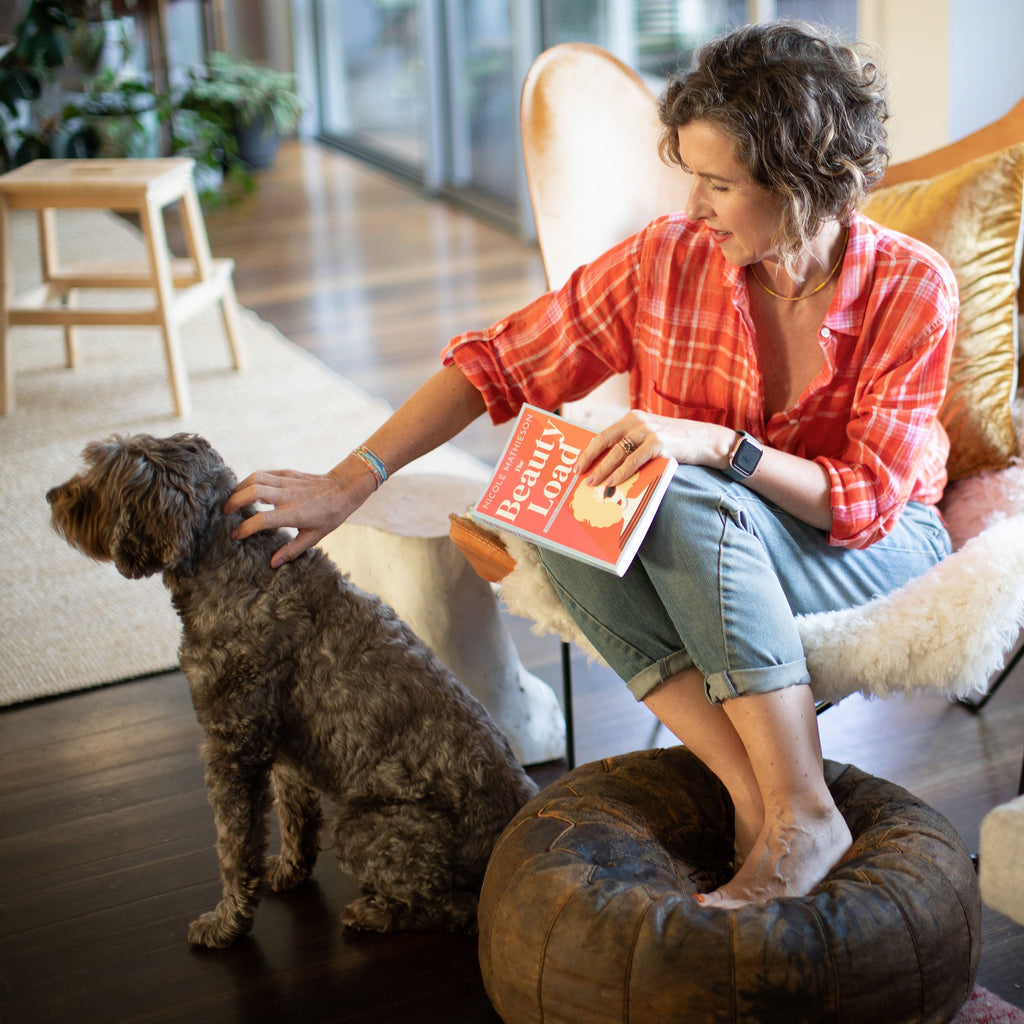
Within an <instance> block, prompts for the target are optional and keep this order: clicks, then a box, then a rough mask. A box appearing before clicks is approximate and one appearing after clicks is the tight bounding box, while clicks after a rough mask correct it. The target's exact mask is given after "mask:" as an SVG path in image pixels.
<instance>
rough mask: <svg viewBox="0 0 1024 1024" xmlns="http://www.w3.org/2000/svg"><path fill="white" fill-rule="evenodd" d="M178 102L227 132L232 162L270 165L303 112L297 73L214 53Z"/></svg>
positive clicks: (194, 73) (225, 146) (193, 75)
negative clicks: (282, 140) (283, 139)
mask: <svg viewBox="0 0 1024 1024" xmlns="http://www.w3.org/2000/svg"><path fill="white" fill-rule="evenodd" d="M177 105H178V106H179V107H181V108H182V109H184V110H191V111H194V112H195V113H197V114H199V115H200V116H201V117H202V118H203V119H204V120H205V121H207V122H208V123H210V124H214V125H219V126H220V127H221V129H222V131H223V134H224V139H223V140H222V143H223V149H224V152H225V154H226V156H227V159H228V162H229V163H230V162H231V161H233V160H237V161H239V162H241V163H242V164H244V165H246V166H248V167H255V168H260V167H269V166H270V164H272V163H273V161H274V157H275V156H276V154H277V147H278V144H279V142H280V138H281V136H282V135H283V134H286V133H288V132H290V131H292V130H293V129H294V128H295V126H296V125H297V124H298V122H299V117H300V116H301V114H302V98H301V97H300V96H299V93H298V91H297V89H296V86H295V75H293V74H291V73H290V72H284V71H273V70H271V69H270V68H265V67H261V66H260V65H258V64H253V63H251V62H250V61H247V60H244V59H242V58H239V57H232V56H230V55H228V54H226V53H214V54H211V55H210V59H209V63H208V66H207V67H206V69H204V70H203V71H195V70H193V71H191V72H190V73H189V82H188V85H187V87H186V89H185V91H184V93H183V94H182V96H181V97H180V98H179V100H178V103H177Z"/></svg>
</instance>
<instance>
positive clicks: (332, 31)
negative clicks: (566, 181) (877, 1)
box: [292, 0, 857, 235]
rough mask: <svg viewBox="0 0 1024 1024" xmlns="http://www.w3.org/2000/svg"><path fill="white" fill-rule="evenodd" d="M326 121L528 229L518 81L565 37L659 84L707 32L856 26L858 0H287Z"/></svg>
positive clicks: (393, 164) (342, 134) (342, 141)
mask: <svg viewBox="0 0 1024 1024" xmlns="http://www.w3.org/2000/svg"><path fill="white" fill-rule="evenodd" d="M292 9H293V11H296V12H301V13H299V14H298V15H297V17H300V18H301V19H303V21H304V25H303V27H302V28H303V30H302V31H301V32H300V33H299V34H300V35H301V36H302V37H303V38H305V39H308V40H311V42H309V43H308V44H307V45H306V47H305V49H306V51H312V52H314V53H315V62H314V63H315V72H314V77H315V79H316V83H317V89H316V92H317V100H318V102H317V104H316V107H317V109H316V112H315V117H316V123H317V131H318V134H319V135H320V137H321V138H323V139H325V140H326V141H329V142H332V143H335V144H338V145H341V146H343V147H344V148H346V149H349V150H351V151H353V152H355V153H358V154H360V155H362V156H365V157H367V158H368V159H371V160H374V161H376V162H378V163H380V164H383V165H385V166H388V167H390V168H392V169H395V170H397V171H400V172H401V173H403V174H405V175H406V176H407V177H409V178H410V179H412V180H413V181H415V182H417V183H419V184H420V185H422V186H423V187H424V188H426V189H427V190H429V191H431V192H437V193H441V194H444V195H448V196H453V197H456V198H458V199H460V200H462V201H465V202H467V203H469V204H470V205H472V206H474V207H475V208H477V209H479V210H481V211H482V212H485V213H486V214H488V215H489V216H491V217H497V218H498V219H500V220H501V221H503V222H504V223H506V224H508V225H510V226H516V227H518V229H519V231H520V232H521V233H522V234H524V235H529V234H530V232H531V230H532V222H531V218H530V212H529V202H528V200H527V198H526V184H525V173H524V171H523V166H522V155H521V150H520V144H519V93H520V90H521V88H522V83H523V80H524V78H525V77H526V73H527V71H528V69H529V67H530V64H531V63H532V61H533V60H534V58H535V57H536V56H537V54H538V53H540V52H541V50H543V49H546V48H548V47H550V46H554V45H556V44H558V43H567V42H585V43H594V44H597V45H598V46H602V47H604V48H605V49H608V50H610V51H611V52H612V53H613V54H615V56H617V57H618V58H619V59H620V60H622V61H624V62H625V63H626V64H628V65H629V66H631V67H633V68H635V69H636V70H637V71H638V72H639V73H640V74H641V75H642V76H643V77H644V78H645V79H646V80H647V82H648V84H649V86H650V88H651V91H652V92H653V93H655V94H657V93H659V92H660V91H661V89H662V87H663V85H664V82H665V79H666V78H667V77H668V76H669V75H671V74H672V73H674V72H675V71H677V70H679V69H680V68H684V67H686V66H687V65H688V64H689V62H690V59H691V57H692V55H693V51H694V50H695V49H696V48H697V47H698V46H699V45H700V44H701V43H703V42H705V41H706V40H707V39H709V38H711V37H713V36H715V35H719V34H721V33H723V32H726V31H728V30H729V29H731V28H734V27H736V26H738V25H741V24H744V23H745V22H748V21H755V20H771V19H773V18H776V17H780V18H802V19H806V20H808V21H817V22H821V23H824V24H827V25H829V26H831V27H833V28H837V29H839V30H840V32H842V33H845V34H848V35H850V36H853V35H854V33H855V31H856V11H857V0H292Z"/></svg>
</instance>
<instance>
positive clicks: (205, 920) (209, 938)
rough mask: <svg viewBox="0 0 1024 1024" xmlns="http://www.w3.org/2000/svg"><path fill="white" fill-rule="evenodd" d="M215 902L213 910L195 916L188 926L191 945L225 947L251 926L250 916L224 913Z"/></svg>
mask: <svg viewBox="0 0 1024 1024" xmlns="http://www.w3.org/2000/svg"><path fill="white" fill-rule="evenodd" d="M223 906H224V904H223V903H219V904H217V907H216V909H215V910H211V911H209V913H206V914H202V915H201V916H200V917H197V918H196V919H195V920H194V921H193V922H192V923H191V924H190V925H189V928H188V941H189V942H191V943H192V945H193V946H206V947H207V948H208V949H226V948H227V947H228V946H230V945H232V944H234V943H235V942H237V941H238V940H239V939H240V938H241V937H242V936H243V935H245V934H246V933H247V932H248V931H249V930H250V929H251V928H252V918H251V917H238V916H235V915H231V914H229V913H225V912H224V911H223V910H222V909H221V908H222V907H223Z"/></svg>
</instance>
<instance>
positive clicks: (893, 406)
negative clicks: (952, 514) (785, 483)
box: [816, 293, 956, 548]
mask: <svg viewBox="0 0 1024 1024" xmlns="http://www.w3.org/2000/svg"><path fill="white" fill-rule="evenodd" d="M933 301H934V296H933ZM936 310H938V315H936ZM931 313H932V317H933V319H932V320H931V321H930V322H929V323H926V324H925V325H924V327H923V328H922V327H921V324H920V321H918V322H917V324H916V333H915V334H914V335H913V336H909V335H908V333H907V331H905V330H904V331H901V332H899V325H895V324H890V325H889V326H890V328H891V329H892V330H896V331H898V332H899V336H900V337H902V338H903V339H907V340H903V341H900V342H899V343H898V344H896V345H893V344H892V336H890V343H889V344H886V345H884V346H879V348H880V349H881V350H882V351H881V353H880V358H879V359H877V360H872V361H870V363H871V371H870V372H869V373H865V374H864V375H863V376H862V379H861V382H860V385H861V386H860V388H859V389H858V393H857V395H856V398H855V402H854V407H853V416H852V418H851V420H850V422H849V424H848V425H847V429H846V436H847V444H846V449H845V451H844V452H843V453H842V455H841V456H840V457H838V458H828V457H821V458H819V459H817V460H816V461H818V462H819V463H821V464H822V465H823V466H824V467H825V469H826V470H827V472H828V474H829V478H830V480H831V485H832V490H831V502H832V530H831V533H830V536H829V540H830V543H832V544H834V545H838V546H841V547H851V548H863V547H867V546H868V545H869V544H872V543H874V542H875V541H876V540H879V539H880V538H882V537H884V536H885V535H886V534H887V533H889V531H890V530H891V529H892V528H893V526H894V525H895V523H896V521H897V520H898V519H899V516H900V514H901V512H902V511H903V509H904V507H905V506H906V504H907V501H908V500H910V499H911V496H912V495H913V497H914V498H915V500H919V501H937V500H938V498H939V497H940V496H941V494H942V489H943V487H944V486H945V482H946V473H945V462H946V458H947V456H948V454H949V438H948V437H947V436H946V432H945V430H944V429H943V427H942V424H941V423H940V422H939V419H938V412H939V409H940V407H941V405H942V400H943V398H944V396H945V391H946V381H947V379H948V376H949V364H950V358H951V355H952V350H953V340H954V336H955V330H956V299H955V293H954V294H953V296H952V297H951V301H945V302H939V303H937V304H936V305H933V306H932V308H931ZM904 319H905V323H904V324H903V325H902V326H903V327H904V328H906V327H908V326H909V321H911V320H912V319H913V317H912V314H910V313H909V312H908V313H907V316H906V317H905V318H904ZM925 462H927V465H926V464H925ZM922 480H930V481H931V482H932V486H933V489H934V493H933V494H924V493H921V489H920V486H919V485H920V481H922ZM915 488H916V493H915Z"/></svg>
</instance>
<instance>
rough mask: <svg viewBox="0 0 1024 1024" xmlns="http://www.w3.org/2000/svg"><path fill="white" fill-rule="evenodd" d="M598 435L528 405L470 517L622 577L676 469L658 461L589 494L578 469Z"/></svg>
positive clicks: (664, 460) (667, 460)
mask: <svg viewBox="0 0 1024 1024" xmlns="http://www.w3.org/2000/svg"><path fill="white" fill-rule="evenodd" d="M594 435H595V431H593V430H589V429H587V428H586V427H582V426H580V425H579V424H577V423H572V422H570V421H569V420H566V419H564V418H563V417H561V416H558V415H556V414H555V413H552V412H545V411H544V410H543V409H538V408H536V407H535V406H532V405H524V406H523V408H522V410H521V411H520V413H519V418H518V419H517V420H516V423H515V426H514V428H513V430H512V433H511V435H510V437H509V440H508V444H507V445H506V446H505V450H504V452H503V453H502V455H501V458H500V459H499V460H498V464H497V466H496V467H495V470H494V474H493V475H492V477H491V480H490V482H489V484H488V486H487V489H486V491H485V492H484V495H483V497H482V498H481V499H480V500H479V501H478V502H477V504H476V506H475V507H474V508H473V509H471V510H470V513H469V514H470V516H471V518H473V519H475V520H476V521H477V522H480V523H484V524H486V525H487V526H490V527H492V528H494V529H497V530H499V531H504V532H506V533H510V534H514V535H516V536H518V537H522V538H523V539H524V540H527V541H530V542H531V543H533V544H538V545H540V546H541V547H545V548H550V549H551V550H552V551H559V552H561V553H562V554H564V555H568V556H570V557H572V558H578V559H580V560H581V561H583V562H587V563H588V564H590V565H596V566H597V567H598V568H600V569H606V570H607V571H609V572H612V573H614V574H615V575H616V576H622V575H623V574H624V573H625V572H626V570H627V569H628V568H629V565H630V563H631V562H632V560H633V557H634V556H635V555H636V553H637V550H638V549H639V547H640V542H641V541H642V540H643V539H644V535H645V534H646V533H647V530H648V528H649V527H650V525H651V520H652V519H653V518H654V513H655V512H656V511H657V509H658V505H659V504H660V503H661V499H662V498H663V497H664V496H665V491H666V489H667V488H668V485H669V481H670V480H671V479H672V474H673V473H675V471H676V465H677V463H676V460H675V459H673V458H669V457H666V456H659V457H657V458H655V459H651V460H650V461H648V462H646V463H644V465H643V466H641V467H640V469H639V470H638V471H637V472H636V473H634V474H633V476H631V477H630V478H629V479H628V480H625V481H624V482H623V483H621V484H619V485H618V486H617V487H599V488H594V487H591V486H590V485H588V484H586V483H584V482H583V480H582V478H581V476H580V473H579V471H578V470H577V469H576V466H577V465H578V464H579V459H580V456H581V455H582V454H583V450H584V449H585V448H586V447H587V445H588V444H589V443H590V439H591V438H592V437H594Z"/></svg>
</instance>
